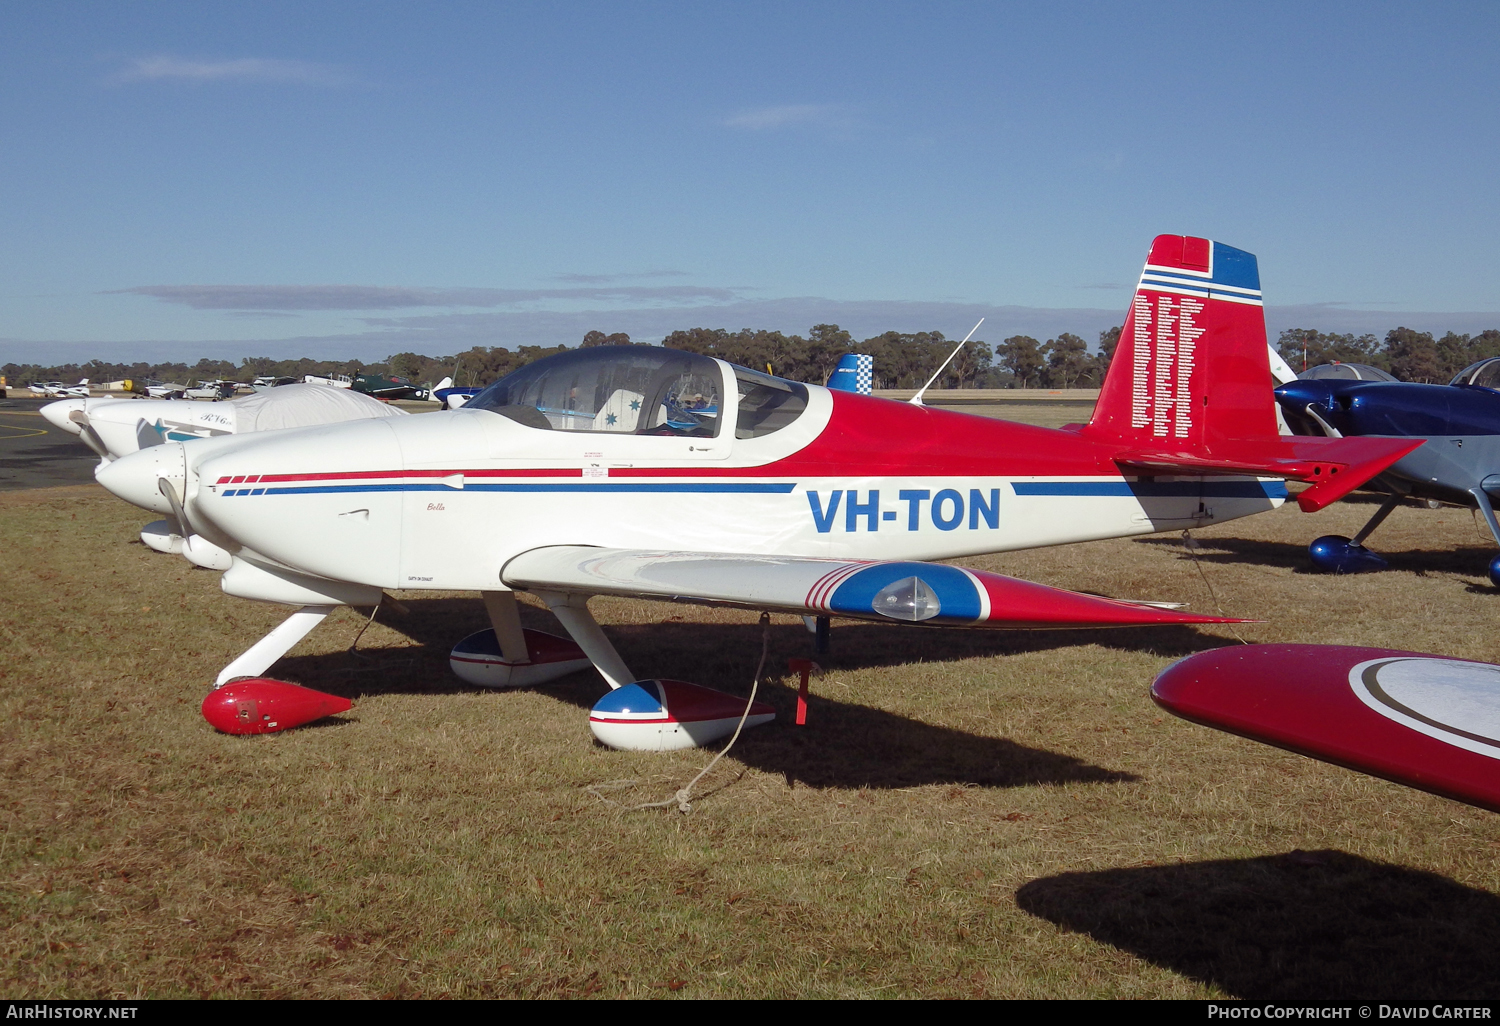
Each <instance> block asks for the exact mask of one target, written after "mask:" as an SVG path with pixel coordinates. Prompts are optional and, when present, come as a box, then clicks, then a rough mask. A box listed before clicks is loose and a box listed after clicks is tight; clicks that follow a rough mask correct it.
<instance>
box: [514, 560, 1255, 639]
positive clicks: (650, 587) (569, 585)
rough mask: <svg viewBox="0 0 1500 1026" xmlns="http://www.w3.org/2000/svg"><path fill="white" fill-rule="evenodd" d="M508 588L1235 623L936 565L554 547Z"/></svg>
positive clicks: (781, 604) (939, 614) (941, 615)
mask: <svg viewBox="0 0 1500 1026" xmlns="http://www.w3.org/2000/svg"><path fill="white" fill-rule="evenodd" d="M501 578H502V579H503V580H504V582H505V583H506V584H507V585H509V586H510V587H512V588H518V589H522V590H526V591H537V592H562V593H570V594H576V595H585V596H587V595H621V596H630V597H636V598H650V599H665V600H669V601H681V602H699V603H705V604H718V605H732V606H743V607H746V608H750V609H765V610H773V611H776V612H784V613H796V614H799V615H820V616H828V615H832V616H842V617H850V618H853V619H863V620H875V621H877V622H879V621H897V622H905V623H925V624H930V625H934V626H945V627H1000V628H1046V627H1136V626H1156V625H1162V624H1209V623H1242V622H1244V621H1241V620H1233V619H1230V618H1227V617H1219V616H1200V615H1198V614H1196V613H1184V612H1179V611H1177V610H1175V609H1171V608H1164V607H1163V606H1160V605H1153V604H1149V603H1144V602H1125V601H1121V600H1118V599H1108V598H1100V597H1098V596H1095V595H1083V594H1080V593H1078V592H1072V591H1064V590H1062V589H1060V588H1049V587H1047V586H1046V585H1043V584H1032V583H1031V582H1029V581H1022V580H1017V579H1016V578H1014V577H1004V576H1002V575H1000V574H992V573H988V572H986V571H983V570H966V569H964V568H962V567H956V566H949V565H946V564H943V563H922V562H912V561H898V560H889V561H887V560H878V561H872V562H860V561H853V560H841V559H812V558H801V557H786V556H754V555H736V554H726V553H715V552H656V551H647V550H637V549H605V548H592V547H588V546H581V545H559V546H551V547H547V548H540V549H532V550H531V551H529V552H524V553H522V554H521V555H519V556H516V557H515V558H514V559H512V560H511V561H510V562H509V563H507V564H506V566H505V569H504V571H503V572H502V573H501Z"/></svg>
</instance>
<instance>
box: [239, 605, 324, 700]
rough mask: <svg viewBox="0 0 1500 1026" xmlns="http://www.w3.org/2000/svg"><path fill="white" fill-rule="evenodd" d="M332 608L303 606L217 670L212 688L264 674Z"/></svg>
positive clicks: (320, 621)
mask: <svg viewBox="0 0 1500 1026" xmlns="http://www.w3.org/2000/svg"><path fill="white" fill-rule="evenodd" d="M335 608H336V607H334V606H303V607H302V608H301V609H299V610H297V611H296V612H295V613H293V614H292V615H291V616H289V617H287V618H286V619H285V620H283V621H281V623H280V624H278V625H277V626H276V627H275V629H273V630H272V631H271V633H270V634H267V635H266V636H265V637H264V638H261V639H260V640H259V641H257V642H256V643H255V644H253V645H251V646H250V647H249V648H248V649H246V650H245V653H244V654H243V655H241V656H240V657H239V658H238V659H236V660H235V661H234V662H232V663H230V664H229V665H228V666H226V667H224V669H222V670H220V671H219V676H218V678H217V679H216V680H215V681H214V687H215V688H222V687H223V686H224V685H225V684H228V683H229V682H230V681H232V680H234V679H235V678H236V677H258V676H260V675H261V674H262V673H265V672H266V671H267V670H268V669H270V668H271V664H272V663H274V662H276V660H278V659H280V658H281V657H282V656H284V655H286V654H287V652H289V651H291V648H292V646H293V645H295V644H296V643H297V642H299V641H301V640H302V639H303V638H305V637H307V635H308V633H309V632H311V631H312V629H313V628H314V627H316V626H317V625H318V624H320V623H322V622H323V620H324V618H325V617H327V616H328V614H329V613H331V612H333V611H334V609H335Z"/></svg>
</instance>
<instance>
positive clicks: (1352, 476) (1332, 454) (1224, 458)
mask: <svg viewBox="0 0 1500 1026" xmlns="http://www.w3.org/2000/svg"><path fill="white" fill-rule="evenodd" d="M1425 441H1426V439H1422V438H1417V439H1411V438H1306V437H1300V436H1293V435H1280V436H1272V437H1271V438H1268V439H1265V440H1264V441H1262V440H1259V439H1256V440H1245V441H1223V442H1219V443H1217V444H1215V445H1214V446H1213V450H1212V453H1211V454H1210V453H1203V452H1181V451H1176V452H1174V451H1171V450H1168V449H1163V450H1161V451H1155V452H1152V451H1148V450H1140V451H1133V452H1124V453H1121V454H1120V455H1119V456H1116V457H1115V462H1116V463H1118V464H1119V465H1120V466H1121V467H1122V468H1123V469H1126V470H1131V471H1136V472H1138V473H1147V474H1255V475H1261V476H1268V477H1272V476H1274V477H1285V478H1290V479H1291V480H1293V481H1306V482H1308V483H1309V484H1311V485H1312V487H1311V488H1308V489H1306V490H1304V491H1303V492H1302V493H1301V494H1300V495H1298V496H1297V505H1298V506H1300V507H1301V508H1302V510H1303V512H1305V513H1314V512H1316V511H1318V510H1320V509H1322V508H1323V507H1324V506H1327V505H1328V504H1329V503H1331V502H1335V501H1337V500H1339V499H1341V498H1343V497H1344V496H1345V495H1348V494H1349V493H1350V492H1352V491H1354V489H1356V488H1358V487H1359V486H1360V485H1363V484H1365V483H1366V482H1368V481H1369V480H1370V479H1371V478H1373V477H1375V475H1377V474H1379V473H1380V472H1381V471H1383V470H1385V469H1386V468H1387V467H1389V466H1390V465H1391V464H1392V463H1395V462H1396V461H1397V460H1399V459H1400V458H1401V457H1403V456H1405V455H1406V454H1407V453H1409V452H1411V451H1412V450H1414V449H1416V448H1418V447H1420V446H1421V445H1422V444H1423V442H1425Z"/></svg>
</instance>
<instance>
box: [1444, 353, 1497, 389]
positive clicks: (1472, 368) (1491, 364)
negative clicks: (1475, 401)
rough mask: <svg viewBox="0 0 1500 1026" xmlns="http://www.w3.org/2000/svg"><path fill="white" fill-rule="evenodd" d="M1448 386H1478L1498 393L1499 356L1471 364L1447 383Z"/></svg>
mask: <svg viewBox="0 0 1500 1026" xmlns="http://www.w3.org/2000/svg"><path fill="white" fill-rule="evenodd" d="M1448 384H1450V385H1478V386H1479V387H1480V388H1492V389H1495V390H1497V391H1500V356H1492V357H1490V358H1489V359H1487V360H1480V361H1479V362H1478V363H1471V364H1469V365H1468V366H1467V367H1465V368H1464V369H1463V370H1461V371H1459V372H1458V374H1457V375H1455V376H1454V378H1453V380H1452V381H1450V382H1448Z"/></svg>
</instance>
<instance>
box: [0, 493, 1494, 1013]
mask: <svg viewBox="0 0 1500 1026" xmlns="http://www.w3.org/2000/svg"><path fill="white" fill-rule="evenodd" d="M1372 509H1373V506H1371V505H1369V504H1368V503H1363V502H1349V503H1342V504H1339V505H1338V506H1336V507H1334V508H1332V509H1330V510H1328V511H1325V512H1324V513H1321V514H1317V515H1315V516H1305V515H1302V514H1300V513H1298V512H1297V511H1296V509H1295V507H1289V508H1287V509H1284V510H1282V511H1280V512H1277V513H1274V514H1268V515H1264V516H1260V517H1255V518H1251V519H1247V520H1242V521H1237V522H1234V523H1230V524H1226V525H1222V526H1218V527H1214V528H1209V529H1207V530H1204V531H1202V532H1200V533H1199V535H1198V537H1199V539H1200V542H1201V544H1202V548H1201V550H1200V551H1199V554H1198V562H1196V563H1195V562H1194V560H1193V559H1192V558H1190V557H1189V556H1188V555H1187V552H1186V550H1185V549H1184V547H1183V546H1182V544H1181V541H1180V540H1179V539H1177V538H1174V537H1153V538H1148V539H1138V540H1133V541H1114V542H1101V543H1091V544H1086V545H1077V546H1071V547H1067V548H1061V549H1051V550H1042V551H1037V552H1028V553H1016V554H1009V555H1004V556H996V557H991V558H987V559H981V560H975V561H970V562H971V563H973V564H974V565H977V566H981V567H983V568H985V569H990V570H996V571H1000V572H1004V573H1011V574H1015V575H1018V576H1022V577H1026V578H1029V579H1032V580H1037V581H1041V582H1045V583H1048V584H1053V585H1058V586H1062V587H1069V588H1077V589H1088V590H1096V591H1099V592H1103V593H1106V594H1110V595H1115V596H1119V597H1130V598H1147V599H1158V600H1175V601H1184V602H1188V603H1190V604H1191V606H1192V608H1194V609H1198V610H1204V611H1214V610H1215V609H1217V608H1219V607H1222V609H1223V610H1224V611H1225V612H1227V613H1229V614H1230V615H1237V616H1246V617H1256V618H1263V619H1265V620H1266V621H1268V622H1266V623H1264V624H1258V625H1248V626H1243V627H1240V628H1238V629H1237V630H1238V633H1239V635H1240V636H1242V637H1243V638H1244V639H1245V640H1248V641H1298V642H1306V641H1323V642H1337V643H1347V644H1369V645H1382V646H1391V647H1398V648H1410V649H1414V650H1419V651H1436V652H1444V653H1450V654H1455V655H1461V656H1466V657H1471V658H1476V659H1483V660H1492V661H1500V634H1497V632H1496V630H1495V613H1496V610H1497V608H1500V606H1497V604H1500V595H1497V594H1496V593H1494V592H1493V590H1492V589H1490V588H1489V586H1488V585H1487V584H1484V583H1483V580H1482V577H1481V576H1480V575H1481V574H1482V573H1483V568H1484V566H1485V564H1486V563H1487V561H1488V558H1489V556H1490V555H1491V552H1490V547H1491V546H1490V544H1489V543H1488V542H1487V541H1486V540H1485V538H1484V536H1483V534H1482V532H1480V531H1478V530H1476V528H1475V526H1474V525H1473V523H1472V521H1471V518H1470V516H1469V514H1468V513H1466V512H1463V511H1458V510H1441V511H1428V510H1425V509H1416V508H1413V509H1402V510H1399V511H1397V513H1396V514H1395V515H1394V516H1393V517H1392V518H1391V520H1390V521H1388V522H1387V524H1386V525H1385V526H1384V527H1383V528H1382V529H1381V530H1380V532H1378V533H1377V534H1376V536H1375V538H1374V544H1375V547H1376V548H1377V549H1378V550H1379V551H1381V552H1383V553H1385V554H1387V555H1388V556H1389V557H1390V558H1391V561H1392V570H1391V571H1389V572H1387V573H1384V574H1376V575H1368V576H1363V577H1354V578H1328V577H1321V576H1317V575H1314V574H1311V573H1309V572H1307V571H1306V567H1305V557H1304V547H1305V545H1306V543H1307V541H1308V540H1310V539H1311V538H1312V537H1313V536H1315V535H1317V534H1324V533H1330V532H1334V531H1338V532H1341V533H1344V534H1352V533H1353V532H1354V530H1355V529H1357V527H1358V525H1359V524H1360V523H1361V522H1362V521H1363V520H1364V519H1365V518H1366V517H1367V516H1368V514H1369V513H1370V512H1371V511H1372ZM144 519H147V518H146V517H145V516H144V515H143V514H142V513H141V512H140V511H137V510H134V509H131V508H129V507H127V506H125V505H123V504H122V503H120V502H118V501H117V500H114V499H112V498H109V497H107V496H105V495H104V494H103V493H102V492H100V491H98V490H97V489H95V488H94V487H92V486H89V487H85V488H76V489H74V488H63V489H52V490H47V491H32V492H12V493H8V494H5V495H0V543H3V546H4V550H3V551H4V552H5V553H6V556H7V563H8V569H7V570H6V571H5V575H4V587H3V590H0V632H3V634H0V636H3V639H4V654H3V659H0V738H3V743H0V765H3V768H4V779H5V784H6V788H5V795H4V799H3V816H0V824H3V829H0V867H3V890H0V901H3V909H4V922H3V931H0V950H3V968H0V977H3V979H0V991H3V993H5V994H6V995H7V996H9V997H17V998H19V997H43V996H50V997H64V996H71V997H86V996H97V997H105V996H117V997H137V996H158V997H162V996H193V995H223V996H241V997H250V996H265V997H270V996H287V997H295V996H324V997H378V996H392V995H395V996H410V997H437V996H450V995H451V996H457V997H475V996H487V995H495V996H507V995H518V996H585V995H599V996H605V997H615V996H677V997H718V996H725V997H731V996H732V997H855V996H887V997H896V996H901V997H911V996H922V997H967V996H993V997H1206V996H1213V995H1219V996H1224V995H1229V996H1241V997H1247V998H1271V997H1279V998H1294V997H1305V998H1333V997H1339V996H1358V997H1364V998H1380V997H1424V996H1431V997H1443V998H1458V997H1488V998H1496V997H1500V900H1497V897H1496V895H1497V891H1500V869H1497V856H1500V818H1497V817H1496V816H1494V815H1492V814H1489V813H1485V812H1480V811H1478V810H1475V809H1471V808H1469V807H1467V806H1463V805H1459V804H1456V803H1454V802H1451V801H1447V800H1444V799H1440V798H1435V797H1431V796H1428V795H1424V794H1420V793H1417V792H1414V791H1410V790H1407V789H1404V788H1401V787H1398V786H1396V785H1393V784H1389V783H1385V782H1382V781H1378V780H1374V779H1371V778H1368V777H1363V776H1359V775H1357V774H1354V773H1351V772H1348V771H1345V770H1342V769H1337V768H1334V767H1331V766H1327V765H1323V764H1321V763H1316V762H1313V761H1311V760H1308V759H1304V758H1301V757H1298V756H1294V755H1290V754H1287V753H1283V752H1280V751H1276V750H1273V749H1269V748H1265V747H1262V746H1259V745H1256V744H1254V743H1252V742H1249V741H1245V740H1242V739H1239V738H1234V737H1230V736H1227V735H1223V734H1218V733H1215V732H1213V731H1209V730H1206V729H1204V728H1201V727H1197V726H1194V725H1191V724H1188V723H1184V722H1181V721H1179V720H1176V719H1174V718H1172V717H1170V716H1168V715H1166V714H1164V713H1162V712H1161V711H1160V710H1158V709H1157V708H1156V707H1155V706H1153V705H1152V703H1151V701H1150V700H1149V698H1148V697H1147V688H1148V686H1149V684H1150V681H1151V679H1152V677H1153V675H1154V674H1155V673H1156V672H1157V671H1159V670H1160V669H1161V668H1162V667H1163V666H1165V665H1166V664H1167V663H1168V662H1169V661H1170V660H1171V659H1173V658H1175V657H1178V656H1181V655H1183V654H1186V653H1190V652H1194V651H1198V650H1201V649H1205V648H1211V647H1216V646H1221V645H1227V644H1235V643H1237V640H1236V636H1235V634H1234V633H1233V632H1231V631H1229V630H1227V629H1210V630H1191V629H1170V630H1141V631H1113V632H1055V633H1032V634H1023V633H1010V632H968V633H964V632H955V631H936V630H922V629H919V628H902V627H894V626H893V627H883V626H869V625H854V624H840V625H836V626H835V628H834V631H833V640H834V653H833V654H832V656H831V657H829V658H827V659H825V660H824V664H825V666H826V667H827V671H828V672H827V673H826V674H825V675H824V676H822V677H820V678H817V679H816V680H815V681H814V684H813V693H814V697H813V701H812V704H811V710H810V722H809V725H808V726H806V727H801V728H799V727H795V726H791V725H790V724H789V717H788V716H787V715H786V714H787V713H789V712H790V710H791V708H792V706H793V703H794V697H795V692H794V690H793V688H794V687H795V680H794V679H793V678H790V677H789V676H788V675H787V674H786V673H785V667H786V660H787V658H788V657H791V656H801V655H806V654H808V652H809V650H810V635H808V634H807V632H806V631H805V630H804V629H803V628H802V626H801V624H800V622H796V621H793V620H792V618H790V617H778V618H776V620H775V623H774V625H773V628H772V632H771V659H770V661H769V665H770V666H771V669H772V672H771V673H770V674H769V677H768V681H767V683H765V684H764V685H763V686H762V694H763V695H765V696H767V697H768V699H769V700H770V701H771V702H772V703H774V704H775V705H776V706H777V708H778V709H779V710H781V712H782V713H783V717H782V720H781V721H780V722H778V723H777V724H773V725H771V726H768V727H763V728H759V729H757V730H755V731H752V732H750V733H747V734H746V736H745V737H744V738H743V739H742V740H741V742H740V744H739V745H738V746H737V747H736V748H735V750H734V751H733V752H732V753H730V755H729V756H727V757H726V758H725V759H724V760H723V761H722V762H721V763H720V764H719V766H718V767H717V768H716V769H715V770H714V772H713V773H712V774H711V776H710V777H709V778H708V779H707V780H705V782H704V786H703V788H702V790H703V792H704V793H703V795H702V797H701V798H700V799H698V800H697V801H696V803H695V808H694V811H693V812H692V813H691V814H690V815H683V814H680V813H678V812H676V811H666V810H658V811H651V812H626V811H622V808H621V807H620V806H619V805H610V804H607V803H606V802H604V801H602V800H601V798H600V797H599V796H601V795H602V796H604V797H607V798H610V799H613V800H614V801H616V802H618V803H634V802H644V801H650V800H657V799H662V798H666V797H667V796H668V795H670V794H671V793H672V791H673V790H674V789H675V788H676V787H678V786H680V785H681V784H682V783H683V782H685V781H686V780H687V779H688V778H690V777H691V776H692V774H693V773H695V772H696V771H697V769H698V768H699V767H700V766H701V765H702V764H703V763H704V762H705V761H706V760H707V758H708V757H709V753H706V752H703V751H692V752H685V753H675V754H667V755H656V754H652V755H648V754H639V753H623V752H614V751H610V750H607V749H604V748H602V747H599V746H597V745H595V744H594V743H593V742H592V739H591V736H590V734H589V730H588V726H587V722H586V710H587V708H588V707H589V705H591V704H592V702H593V701H594V700H595V699H596V698H597V697H598V696H599V694H601V693H602V691H603V684H602V683H601V682H600V681H599V679H598V678H597V677H596V676H595V675H593V674H592V673H587V674H577V675H574V676H572V677H569V678H567V679H565V680H563V681H561V682H559V683H557V684H554V685H549V686H546V687H543V688H538V689H535V690H529V691H516V692H481V691H477V690H473V689H469V688H466V687H464V686H462V685H460V684H459V683H458V682H457V681H456V680H455V678H453V676H452V675H451V674H450V673H449V672H448V669H447V659H446V655H447V650H448V647H449V646H450V645H451V644H452V642H453V641H455V640H456V639H458V638H460V637H462V636H463V635H465V634H467V633H469V632H470V631H472V630H477V629H479V628H481V627H482V626H484V620H483V613H482V611H481V608H480V605H479V603H478V601H477V597H475V596H468V595H432V594H430V593H406V594H402V595H401V597H402V599H403V601H405V602H406V603H407V604H408V605H409V607H410V613H409V614H408V615H406V616H396V615H391V616H389V617H387V616H385V614H382V618H381V620H380V621H379V622H377V623H376V624H375V625H374V626H372V627H371V628H370V630H369V631H368V632H367V633H366V634H365V636H364V638H363V639H362V640H361V642H360V650H359V651H358V652H356V653H353V654H351V653H349V652H348V651H347V649H348V647H349V645H350V643H351V642H352V641H353V639H354V636H355V634H356V632H357V631H358V629H359V627H360V625H361V619H360V617H359V616H358V615H357V614H356V613H354V612H352V611H349V610H342V611H340V612H338V613H336V614H335V615H334V616H333V617H331V618H330V619H329V621H327V622H326V623H325V624H324V625H323V626H322V627H321V628H319V629H318V630H317V631H315V632H314V633H313V634H312V635H311V636H310V637H309V638H308V639H307V640H306V641H305V642H303V644H302V645H300V646H299V647H298V648H297V649H295V650H294V652H293V654H292V655H291V656H290V657H288V658H287V659H286V660H284V661H283V662H282V663H281V664H279V665H278V667H277V668H276V672H277V675H279V676H284V677H286V678H288V679H292V680H297V681H301V682H303V683H306V684H309V685H312V686H315V687H319V688H322V689H325V690H329V691H334V692H339V693H342V694H347V695H350V696H353V697H355V698H356V699H357V701H356V705H355V707H354V709H353V711H352V712H350V713H348V714H345V715H343V716H340V717H337V718H335V719H332V720H328V721H324V722H323V723H322V724H320V725H317V726H314V727H310V728H305V729H301V730H295V731H290V732H287V733H284V734H278V735H271V736H266V737H259V738H231V737H226V736H222V735H218V734H215V733H214V732H213V731H212V730H211V729H210V728H209V727H208V726H207V724H205V723H204V722H203V720H202V718H201V716H200V714H199V712H198V705H199V703H200V701H201V699H202V697H203V695H204V694H205V693H206V691H207V689H208V686H209V684H210V682H211V680H212V678H213V676H214V674H215V673H216V672H217V671H218V669H219V668H220V667H221V666H222V665H224V663H226V662H227V661H228V660H229V659H230V658H232V657H233V656H234V655H236V654H238V653H239V652H240V651H241V650H243V649H244V648H245V647H246V646H247V645H248V644H249V643H250V642H251V641H252V640H254V639H255V638H257V637H259V636H260V635H261V634H262V633H263V632H264V631H265V630H266V629H268V628H269V627H270V626H271V625H272V624H273V623H274V622H275V621H276V620H278V619H279V618H280V617H281V616H283V615H284V610H281V609H279V608H277V607H271V606H261V605H256V604H252V603H247V602H243V601H239V600H234V599H229V598H227V597H225V596H223V595H222V594H221V593H220V592H219V589H218V575H217V574H214V573H211V572H208V571H202V570H195V569H193V568H192V567H190V566H189V565H188V564H187V563H186V562H185V561H183V560H181V559H174V558H170V557H166V556H160V555H157V554H155V553H152V552H150V551H148V550H146V549H145V548H144V547H143V546H141V545H140V544H139V542H137V541H135V540H134V538H135V535H136V531H137V530H138V529H139V527H140V524H141V522H142V521H143V520H144ZM1209 585H1211V586H1212V594H1210V592H1209V590H1208V587H1209ZM595 609H596V612H597V614H598V616H599V618H600V620H601V622H602V623H604V624H605V625H606V630H607V631H608V632H609V633H610V635H611V636H612V637H613V638H614V639H615V640H616V642H617V644H618V645H619V648H620V649H621V651H622V653H623V655H624V656H625V658H626V660H627V662H628V663H629V664H630V665H631V666H632V668H634V669H635V670H636V671H637V672H638V673H641V674H643V675H647V676H651V675H670V676H676V677H681V678H684V679H687V680H693V681H698V682H700V683H704V684H708V685H711V686H715V687H722V688H724V689H725V690H728V691H731V692H735V693H740V694H743V693H745V692H746V691H747V689H748V686H749V683H750V681H749V677H750V675H751V673H752V672H753V669H754V666H755V661H756V659H757V657H758V655H759V652H760V644H761V637H760V632H759V629H758V628H757V627H756V624H755V616H754V614H750V613H741V612H737V611H723V610H708V609H701V608H698V607H691V606H672V605H665V604H653V603H645V602H625V601H611V600H600V601H596V603H595ZM524 615H525V616H526V617H527V621H528V624H529V625H531V626H539V627H543V628H551V629H554V630H555V629H556V627H555V625H554V624H553V622H552V621H551V618H550V616H549V614H547V613H546V612H545V611H544V610H542V609H541V608H540V607H539V606H536V605H534V604H533V605H528V606H526V607H524ZM599 785H604V786H603V787H601V786H599Z"/></svg>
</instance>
